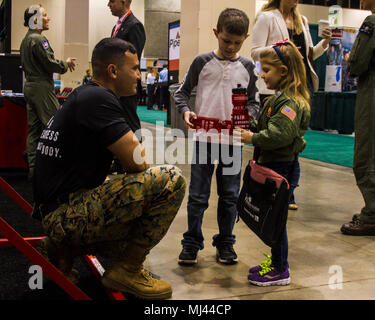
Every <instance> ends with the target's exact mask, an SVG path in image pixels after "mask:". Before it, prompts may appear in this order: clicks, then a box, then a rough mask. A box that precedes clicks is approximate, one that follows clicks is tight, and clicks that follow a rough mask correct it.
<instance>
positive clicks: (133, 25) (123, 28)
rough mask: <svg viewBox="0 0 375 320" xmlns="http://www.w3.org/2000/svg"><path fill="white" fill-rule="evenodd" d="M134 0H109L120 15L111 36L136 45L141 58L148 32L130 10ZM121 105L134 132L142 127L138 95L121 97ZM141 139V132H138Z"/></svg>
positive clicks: (111, 6)
mask: <svg viewBox="0 0 375 320" xmlns="http://www.w3.org/2000/svg"><path fill="white" fill-rule="evenodd" d="M131 2H132V0H109V2H108V7H109V8H110V10H111V12H112V15H114V16H115V17H118V18H119V20H118V21H117V23H116V25H115V26H114V27H113V29H112V33H111V37H112V38H120V39H122V40H125V41H128V42H130V43H131V44H133V45H134V47H135V48H136V50H137V55H138V59H139V60H140V59H141V55H142V51H143V48H144V46H145V42H146V33H145V29H144V27H143V24H142V23H141V22H140V21H139V20H138V19H137V18H136V17H135V16H134V15H133V13H132V11H131V10H130V5H131ZM138 90H142V85H141V82H140V81H139V82H138ZM120 101H121V105H122V106H123V107H124V109H125V112H126V114H127V116H128V119H126V120H127V121H128V124H129V126H130V128H131V129H132V130H133V132H135V133H136V131H137V130H138V129H141V123H140V121H139V118H138V115H137V105H138V99H137V95H134V96H131V97H121V98H120ZM136 135H137V137H138V139H139V140H140V139H141V136H140V134H136Z"/></svg>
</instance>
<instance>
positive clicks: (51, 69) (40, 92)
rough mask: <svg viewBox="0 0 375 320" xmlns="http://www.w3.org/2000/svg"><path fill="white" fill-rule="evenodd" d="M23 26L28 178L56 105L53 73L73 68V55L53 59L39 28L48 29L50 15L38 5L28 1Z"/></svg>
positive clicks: (52, 54)
mask: <svg viewBox="0 0 375 320" xmlns="http://www.w3.org/2000/svg"><path fill="white" fill-rule="evenodd" d="M24 18H25V22H24V26H25V27H29V30H28V32H27V34H26V36H25V38H24V39H23V40H22V43H21V48H20V51H21V61H22V68H23V70H24V72H25V77H26V83H25V87H24V97H25V100H26V103H27V106H26V108H27V122H28V136H27V141H26V152H27V162H28V166H29V176H28V178H29V180H31V178H32V176H33V173H34V167H35V154H36V148H37V143H38V139H39V137H40V135H41V133H42V131H43V129H44V127H45V126H46V125H47V122H48V120H49V119H50V118H51V117H52V116H53V115H54V114H55V112H56V111H57V110H58V109H59V108H60V105H59V102H58V100H57V98H56V94H55V89H54V83H53V73H61V74H63V73H65V72H67V70H68V68H69V70H70V71H73V70H74V68H75V62H74V61H75V58H68V59H67V60H66V61H61V60H57V59H55V57H54V52H53V50H52V48H51V46H50V44H49V42H48V40H47V38H46V37H45V36H43V35H42V32H43V31H45V30H49V22H50V20H51V19H50V18H49V17H48V16H47V12H46V10H45V8H43V7H42V6H41V5H32V6H30V7H29V8H27V9H26V10H25V15H24Z"/></svg>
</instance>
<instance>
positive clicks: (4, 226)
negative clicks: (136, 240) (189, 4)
mask: <svg viewBox="0 0 375 320" xmlns="http://www.w3.org/2000/svg"><path fill="white" fill-rule="evenodd" d="M0 189H2V190H3V191H4V192H5V193H6V194H7V195H8V196H10V197H11V198H12V199H13V200H14V201H15V202H16V203H17V204H18V205H19V206H20V207H21V208H22V209H24V210H25V211H26V212H27V213H28V214H29V215H31V213H32V210H33V208H32V206H31V205H30V204H29V203H28V202H27V201H26V200H25V199H24V198H22V197H21V195H20V194H18V193H17V191H16V190H14V189H13V188H12V187H11V186H10V185H9V184H8V183H7V182H6V181H5V180H4V179H3V178H2V177H0ZM0 233H1V234H2V235H3V236H4V237H5V239H0V247H8V246H14V247H16V248H17V249H18V250H19V251H20V252H21V253H22V254H23V255H24V256H25V257H26V258H28V259H29V260H30V261H31V262H32V263H34V264H35V265H39V266H41V268H42V270H43V272H44V273H46V274H47V276H48V277H49V278H50V279H51V280H52V281H54V282H55V283H56V284H57V285H58V286H59V287H60V288H61V289H63V290H64V291H65V292H66V293H67V294H68V295H69V296H70V297H72V298H73V299H74V300H91V299H90V297H89V296H87V295H86V294H85V293H84V292H83V291H82V290H81V289H80V288H78V287H77V286H76V285H75V284H73V283H72V282H71V281H70V280H69V279H68V278H67V277H66V276H65V275H64V274H63V273H62V272H61V271H60V270H59V269H57V268H56V267H55V266H54V265H53V264H52V263H51V262H49V261H48V260H47V259H46V258H45V257H44V256H43V255H42V254H40V253H39V252H38V251H37V250H36V249H35V248H33V245H37V244H38V243H39V241H40V240H41V239H43V238H45V237H28V238H23V237H22V236H21V235H20V234H18V233H17V232H16V231H15V230H14V229H13V228H12V227H11V226H10V225H9V224H8V223H7V222H6V221H5V220H4V219H3V218H1V217H0ZM85 260H86V262H87V263H88V264H89V266H90V267H91V269H92V271H93V273H94V275H95V276H96V277H97V278H98V279H100V278H101V277H102V276H103V274H104V271H105V270H104V268H103V267H102V265H101V264H100V262H99V260H98V259H97V258H96V257H95V256H91V255H86V256H85ZM105 290H106V292H107V295H108V296H109V298H110V299H112V300H126V299H125V297H124V296H123V294H122V293H121V292H115V291H112V290H110V289H109V288H105Z"/></svg>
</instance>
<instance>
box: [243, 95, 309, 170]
mask: <svg viewBox="0 0 375 320" xmlns="http://www.w3.org/2000/svg"><path fill="white" fill-rule="evenodd" d="M309 123H310V111H309V109H308V107H307V106H306V105H299V103H298V102H297V101H295V100H294V99H291V98H289V97H288V96H286V95H285V94H280V93H278V94H276V95H274V96H272V97H271V98H270V99H269V100H266V102H265V104H264V107H263V109H262V111H261V113H260V116H259V120H258V121H256V120H253V121H252V122H251V123H250V128H251V130H252V131H253V132H256V133H255V134H254V135H253V145H254V146H255V147H260V155H259V159H258V162H259V163H268V162H284V161H285V162H288V161H294V160H295V157H296V154H298V153H300V152H302V151H303V149H304V148H305V146H306V141H305V139H304V137H303V136H304V134H305V132H306V130H307V128H308V126H309Z"/></svg>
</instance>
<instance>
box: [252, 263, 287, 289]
mask: <svg viewBox="0 0 375 320" xmlns="http://www.w3.org/2000/svg"><path fill="white" fill-rule="evenodd" d="M247 278H248V280H249V282H250V283H251V284H254V285H256V286H261V287H265V286H286V285H288V284H289V283H290V275H289V268H286V270H285V271H284V272H279V271H277V270H276V269H275V268H274V267H273V266H272V265H271V266H269V267H265V268H263V269H262V270H261V271H259V272H256V273H250V274H249V275H248V277H247Z"/></svg>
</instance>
